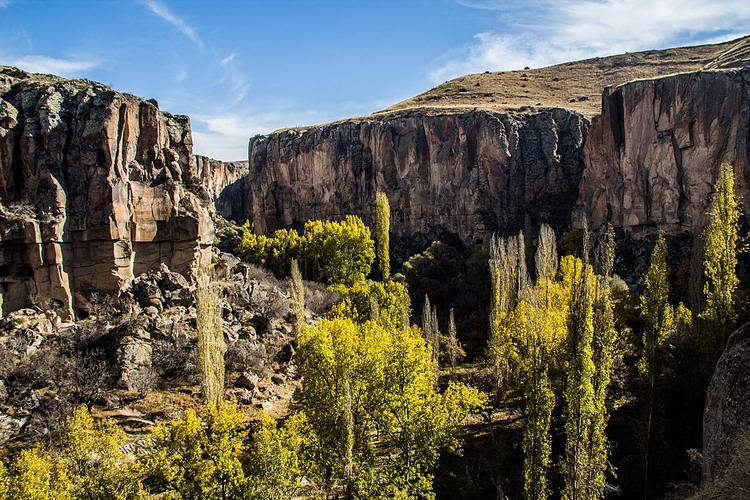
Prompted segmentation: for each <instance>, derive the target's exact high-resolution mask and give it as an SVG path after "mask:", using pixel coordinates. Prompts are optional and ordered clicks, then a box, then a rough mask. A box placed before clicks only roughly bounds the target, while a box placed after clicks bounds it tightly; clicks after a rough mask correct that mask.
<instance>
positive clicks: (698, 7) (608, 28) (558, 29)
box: [429, 0, 750, 83]
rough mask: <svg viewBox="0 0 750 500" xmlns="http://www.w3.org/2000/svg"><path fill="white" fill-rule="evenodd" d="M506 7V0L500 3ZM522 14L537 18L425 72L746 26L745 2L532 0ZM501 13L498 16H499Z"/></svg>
mask: <svg viewBox="0 0 750 500" xmlns="http://www.w3.org/2000/svg"><path fill="white" fill-rule="evenodd" d="M457 3H459V4H460V5H463V6H465V7H469V8H474V9H482V10H490V11H497V12H496V13H494V14H493V15H498V16H499V21H498V22H502V21H506V20H507V19H509V18H512V19H519V18H520V15H521V14H519V12H503V11H507V10H508V9H507V8H506V7H505V6H503V5H502V4H501V3H500V2H497V1H492V0H485V1H479V0H474V1H470V0H459V1H458V2H457ZM506 5H507V4H506ZM526 12H533V14H534V18H535V19H538V20H539V21H538V22H535V23H533V24H520V23H517V24H509V23H507V22H506V23H505V24H506V27H507V28H508V29H506V30H503V31H504V32H503V33H501V32H500V31H487V32H483V33H477V34H476V35H475V36H474V42H473V43H472V44H471V46H470V47H469V48H468V49H467V50H466V53H465V54H466V57H465V58H462V59H453V60H449V61H448V62H446V63H444V64H442V65H441V66H440V67H438V68H436V69H435V70H433V71H432V72H430V74H429V77H430V79H431V80H432V81H434V82H435V83H439V82H442V81H444V80H447V79H449V78H453V77H456V76H460V75H464V74H467V73H478V72H482V71H503V70H511V69H521V68H523V67H524V66H530V67H541V66H548V65H551V64H557V63H561V62H565V61H571V60H576V59H585V58H588V57H594V56H606V55H612V54H618V53H623V52H632V51H638V50H648V49H654V48H663V47H667V46H670V45H674V44H678V45H684V44H686V43H711V42H714V43H715V42H718V41H722V40H730V39H732V38H735V37H736V36H735V35H736V33H738V32H742V30H743V29H747V28H746V27H747V26H748V23H750V2H747V1H746V0H714V1H711V2H707V1H705V0H658V1H657V0H586V1H583V2H580V1H573V0H538V1H536V2H532V3H531V4H530V5H529V8H528V9H526ZM498 13H500V14H498Z"/></svg>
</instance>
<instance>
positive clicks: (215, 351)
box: [195, 269, 226, 408]
mask: <svg viewBox="0 0 750 500" xmlns="http://www.w3.org/2000/svg"><path fill="white" fill-rule="evenodd" d="M221 293H222V290H221V283H220V282H218V281H217V280H216V279H215V278H214V277H213V275H212V274H211V271H209V270H206V269H203V270H201V271H200V273H199V275H198V286H197V288H196V290H195V314H196V317H195V322H196V329H197V332H198V357H199V359H200V372H201V387H202V390H203V399H204V400H205V401H206V403H209V404H213V405H215V406H216V407H217V408H218V407H219V403H220V402H221V401H222V399H224V352H225V351H226V346H225V345H224V331H223V328H224V321H223V318H222V309H221Z"/></svg>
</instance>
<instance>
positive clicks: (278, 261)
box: [235, 215, 375, 286]
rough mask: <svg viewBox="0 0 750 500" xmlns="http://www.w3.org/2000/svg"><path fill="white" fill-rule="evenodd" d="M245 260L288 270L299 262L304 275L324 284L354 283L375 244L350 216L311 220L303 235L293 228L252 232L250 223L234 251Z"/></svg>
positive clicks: (366, 269)
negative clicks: (333, 220)
mask: <svg viewBox="0 0 750 500" xmlns="http://www.w3.org/2000/svg"><path fill="white" fill-rule="evenodd" d="M235 251H236V252H237V253H238V254H239V255H240V256H241V257H242V258H243V259H244V260H245V261H247V262H250V263H252V264H256V265H259V266H264V267H266V268H268V269H269V270H271V271H272V272H273V273H274V274H276V276H287V275H288V274H289V273H290V266H291V261H292V260H294V259H296V260H298V261H299V262H300V264H301V266H300V267H301V270H302V274H303V275H304V277H306V278H307V279H310V280H314V281H319V282H321V283H324V284H326V285H345V286H353V285H355V284H357V283H359V282H360V281H362V280H364V279H365V278H366V277H367V275H368V274H369V273H370V268H371V267H372V263H373V261H374V260H375V244H374V242H373V241H372V239H371V237H370V229H369V228H368V227H367V226H365V225H364V223H363V222H362V219H360V218H359V217H355V216H352V215H349V216H347V217H346V218H345V219H344V220H343V221H341V222H332V221H319V220H313V221H309V222H307V223H306V224H305V227H304V231H303V234H302V236H300V234H299V233H298V232H297V231H296V230H294V229H279V230H278V231H276V232H275V233H274V235H273V236H264V235H259V234H255V233H254V232H253V231H252V230H251V228H250V227H249V225H246V226H244V232H243V234H242V238H241V239H240V242H239V244H238V245H237V247H236V250H235Z"/></svg>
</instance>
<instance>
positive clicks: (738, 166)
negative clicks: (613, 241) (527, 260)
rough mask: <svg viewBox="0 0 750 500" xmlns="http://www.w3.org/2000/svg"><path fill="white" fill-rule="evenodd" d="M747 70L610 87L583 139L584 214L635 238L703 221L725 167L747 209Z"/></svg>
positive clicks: (749, 86) (749, 118)
mask: <svg viewBox="0 0 750 500" xmlns="http://www.w3.org/2000/svg"><path fill="white" fill-rule="evenodd" d="M748 141H750V69H742V70H717V71H701V72H697V73H688V74H680V75H674V76H670V77H665V78H659V79H655V80H641V81H635V82H630V83H627V84H624V85H620V86H618V87H614V88H608V89H606V90H605V92H604V96H603V98H602V115H601V116H600V117H597V118H594V120H593V122H592V125H591V132H590V134H589V136H588V138H587V140H586V147H585V163H586V169H585V171H584V174H583V181H582V182H581V195H580V201H579V207H580V210H581V211H583V212H584V213H585V214H587V215H588V217H589V221H590V225H592V226H593V227H596V226H598V225H599V224H601V223H602V222H604V221H606V220H608V219H609V220H611V221H612V223H613V224H614V225H615V226H616V227H621V228H623V229H625V230H627V231H630V232H632V233H635V234H639V233H643V232H653V231H654V230H657V229H658V230H662V231H666V232H670V233H678V232H682V231H691V232H692V231H693V230H694V229H696V228H701V227H703V225H704V222H705V213H706V208H707V202H708V199H709V196H710V193H711V189H712V186H713V183H714V181H715V180H716V177H717V175H718V170H719V166H720V165H721V163H722V162H729V163H731V164H732V165H733V166H734V171H735V174H736V175H735V182H736V185H735V190H736V192H737V194H738V195H739V196H740V197H741V198H742V200H743V203H744V205H745V209H746V210H745V213H748V210H747V208H748V207H750V196H748V195H750V192H749V191H748V185H747V179H748V176H750V170H749V169H750V148H748Z"/></svg>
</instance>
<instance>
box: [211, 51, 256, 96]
mask: <svg viewBox="0 0 750 500" xmlns="http://www.w3.org/2000/svg"><path fill="white" fill-rule="evenodd" d="M236 57H237V53H236V52H233V53H231V54H230V55H228V56H226V57H225V58H223V59H221V60H220V61H219V66H221V70H222V76H221V78H220V79H219V81H217V82H216V83H217V84H224V83H226V84H228V85H229V91H230V96H231V99H230V100H229V102H228V103H227V104H226V107H227V108H232V107H234V106H236V105H237V104H239V103H240V102H242V100H243V99H245V96H246V95H247V90H248V88H249V85H248V84H247V81H246V79H245V75H244V74H242V73H241V72H240V71H238V70H237V68H236V66H235V64H234V60H235V58H236Z"/></svg>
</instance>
